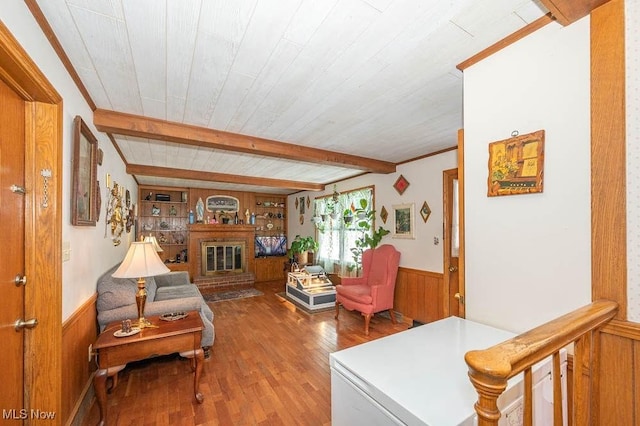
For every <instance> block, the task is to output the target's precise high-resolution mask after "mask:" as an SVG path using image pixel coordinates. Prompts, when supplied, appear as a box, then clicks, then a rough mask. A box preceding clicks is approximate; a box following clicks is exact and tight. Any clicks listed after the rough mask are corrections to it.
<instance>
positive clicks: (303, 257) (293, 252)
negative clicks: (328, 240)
mask: <svg viewBox="0 0 640 426" xmlns="http://www.w3.org/2000/svg"><path fill="white" fill-rule="evenodd" d="M318 247H319V245H318V242H317V241H316V240H315V239H313V237H311V236H307V237H301V236H300V235H296V237H295V238H294V239H293V241H291V247H290V248H289V250H287V255H288V256H289V257H290V258H291V259H292V260H293V261H296V259H297V262H298V263H307V253H308V252H312V253H315V252H316V251H317V250H318Z"/></svg>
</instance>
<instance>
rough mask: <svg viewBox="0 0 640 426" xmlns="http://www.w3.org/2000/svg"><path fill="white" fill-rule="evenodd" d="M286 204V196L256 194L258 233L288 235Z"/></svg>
mask: <svg viewBox="0 0 640 426" xmlns="http://www.w3.org/2000/svg"><path fill="white" fill-rule="evenodd" d="M286 206H287V199H286V197H283V196H274V195H256V206H255V212H256V223H255V225H256V235H285V236H286V234H287V225H286V224H287V218H286V216H287V207H286Z"/></svg>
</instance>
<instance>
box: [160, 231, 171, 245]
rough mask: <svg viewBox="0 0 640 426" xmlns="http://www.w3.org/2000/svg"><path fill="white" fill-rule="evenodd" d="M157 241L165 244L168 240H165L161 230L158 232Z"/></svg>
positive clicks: (165, 237)
mask: <svg viewBox="0 0 640 426" xmlns="http://www.w3.org/2000/svg"><path fill="white" fill-rule="evenodd" d="M158 242H159V243H160V244H167V243H168V242H169V240H167V236H166V235H164V234H163V233H162V232H160V233H158Z"/></svg>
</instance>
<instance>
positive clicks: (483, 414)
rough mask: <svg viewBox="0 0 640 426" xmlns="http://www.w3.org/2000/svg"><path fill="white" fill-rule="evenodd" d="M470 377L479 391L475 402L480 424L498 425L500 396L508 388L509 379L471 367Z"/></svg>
mask: <svg viewBox="0 0 640 426" xmlns="http://www.w3.org/2000/svg"><path fill="white" fill-rule="evenodd" d="M469 378H470V379H471V383H472V384H473V387H474V388H476V392H478V401H477V402H476V403H475V404H474V408H475V409H476V413H477V414H478V426H496V425H497V424H498V419H499V418H500V410H498V397H499V396H500V395H502V392H504V390H505V389H506V388H507V379H503V378H498V377H491V376H487V375H486V374H482V373H480V372H478V371H475V370H473V369H471V368H470V369H469Z"/></svg>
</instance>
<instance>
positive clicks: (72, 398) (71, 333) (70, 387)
mask: <svg viewBox="0 0 640 426" xmlns="http://www.w3.org/2000/svg"><path fill="white" fill-rule="evenodd" d="M96 298H97V295H94V296H92V297H90V298H89V300H87V301H86V302H85V303H84V304H83V305H82V306H80V307H79V308H78V310H76V311H75V312H74V313H73V315H71V316H70V317H69V318H68V319H67V320H66V321H65V322H64V323H63V324H62V363H63V365H62V367H61V371H62V416H61V419H62V424H65V425H66V424H71V422H72V421H73V420H74V417H76V415H77V414H78V413H82V411H83V410H84V409H85V408H89V407H82V402H83V400H84V397H85V395H86V394H87V392H88V391H91V393H92V392H93V389H92V388H91V386H92V383H91V378H92V374H93V372H94V371H95V369H96V367H95V362H93V361H91V362H89V361H88V350H89V345H91V344H93V342H94V341H95V340H96V336H97V335H98V325H97V320H96ZM79 417H82V415H80V416H79Z"/></svg>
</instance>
